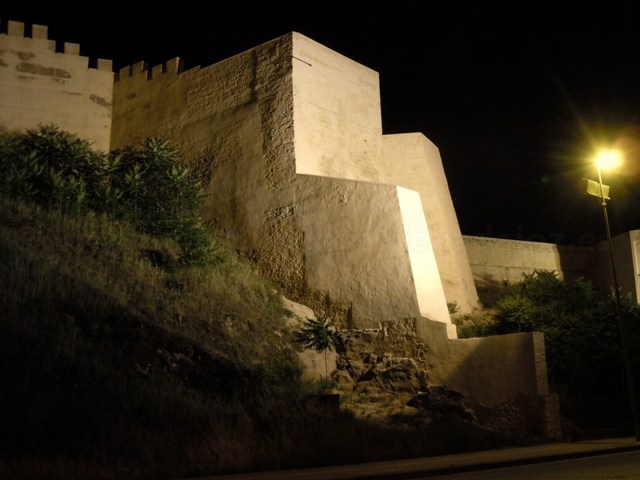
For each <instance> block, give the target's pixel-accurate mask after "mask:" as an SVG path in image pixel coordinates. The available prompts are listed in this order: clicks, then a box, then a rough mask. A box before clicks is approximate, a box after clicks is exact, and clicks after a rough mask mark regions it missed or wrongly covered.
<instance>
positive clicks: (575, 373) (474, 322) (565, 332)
mask: <svg viewBox="0 0 640 480" xmlns="http://www.w3.org/2000/svg"><path fill="white" fill-rule="evenodd" d="M480 293H481V296H482V297H483V303H484V304H485V306H486V307H489V308H490V309H491V310H490V311H489V312H490V313H485V314H484V315H479V316H478V315H475V316H474V315H458V316H454V321H455V322H456V323H457V325H458V333H459V335H460V336H461V337H471V336H485V335H500V334H507V333H517V332H532V331H537V332H542V333H544V335H545V345H546V357H547V368H548V374H549V382H550V384H551V388H552V391H555V392H557V393H558V394H559V397H560V406H561V410H562V413H563V414H564V415H566V417H568V418H569V419H571V420H572V421H573V422H575V424H577V426H578V427H579V428H582V429H604V428H612V427H617V428H626V429H627V430H628V429H629V428H630V426H631V425H632V423H631V421H630V420H629V418H630V406H629V397H628V391H627V388H626V387H627V385H626V379H625V372H624V362H623V355H622V343H621V340H620V330H619V325H618V320H617V313H616V312H617V310H616V304H615V298H614V296H613V294H612V295H610V296H608V297H606V298H603V297H602V295H600V294H599V292H597V290H596V289H595V288H594V286H593V284H592V283H591V282H590V281H588V280H585V279H582V278H579V279H576V280H572V281H570V280H563V279H561V278H559V277H558V276H557V274H555V273H553V272H546V271H539V272H534V273H532V274H529V275H524V276H523V279H522V281H520V282H516V283H512V284H509V283H489V284H487V285H486V286H485V288H484V289H482V290H481V291H480ZM622 307H623V308H622V313H623V318H624V325H625V335H626V339H627V341H628V351H629V354H630V363H631V365H632V371H633V372H634V375H635V377H636V378H635V385H636V390H637V388H638V387H640V376H638V375H637V367H638V366H640V354H639V353H640V306H639V305H638V304H637V303H636V302H635V301H634V300H633V299H632V298H631V297H630V296H626V297H624V298H623V300H622ZM638 394H640V391H638V392H637V394H636V395H638ZM636 398H638V397H636Z"/></svg>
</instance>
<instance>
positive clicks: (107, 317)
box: [0, 199, 301, 478]
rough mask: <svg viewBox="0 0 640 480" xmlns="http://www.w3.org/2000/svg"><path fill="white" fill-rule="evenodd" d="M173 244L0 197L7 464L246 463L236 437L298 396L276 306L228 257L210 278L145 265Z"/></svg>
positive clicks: (251, 432)
mask: <svg viewBox="0 0 640 480" xmlns="http://www.w3.org/2000/svg"><path fill="white" fill-rule="evenodd" d="M174 249H175V245H173V244H172V243H171V242H170V241H167V240H165V241H160V240H157V239H153V238H151V237H148V236H145V235H140V234H137V233H135V232H134V231H132V230H131V229H130V228H129V227H128V226H127V225H125V224H119V223H115V222H110V221H107V220H106V219H105V218H98V217H95V216H93V215H88V216H83V217H77V218H70V217H65V216H63V215H61V214H59V213H56V212H50V213H47V212H44V211H42V210H40V209H38V208H36V207H33V206H28V205H26V204H24V203H21V202H17V201H11V200H6V199H4V200H2V201H1V202H0V259H1V260H0V285H2V289H1V290H0V311H2V320H1V322H0V352H1V353H0V355H2V362H0V369H2V371H1V372H0V382H2V387H1V388H0V391H1V392H2V393H1V394H0V412H1V413H0V415H1V416H2V419H1V420H0V422H1V424H2V425H3V428H2V429H1V432H2V433H1V434H0V435H1V437H0V451H2V452H4V453H3V456H4V458H3V460H5V461H7V462H6V463H4V466H5V468H7V465H8V466H9V467H11V465H13V466H14V467H15V465H16V463H15V462H16V461H17V462H18V464H20V462H23V463H24V465H23V466H22V468H23V469H28V468H30V467H29V466H28V465H31V466H34V468H38V469H40V468H42V464H46V463H50V464H51V468H53V469H54V470H55V469H56V468H57V466H60V465H59V464H60V462H62V464H65V465H66V466H65V468H67V467H70V466H72V467H73V468H74V469H75V468H82V465H81V464H82V463H85V462H88V463H92V464H93V463H95V464H97V465H103V466H104V468H105V469H106V470H105V471H107V470H108V471H110V472H118V471H119V472H123V471H127V470H128V469H130V468H131V469H134V471H135V470H137V469H144V468H146V466H147V464H152V463H156V462H159V464H157V466H155V467H154V468H157V469H158V472H162V473H163V475H169V476H170V471H171V468H172V465H167V462H169V463H170V464H175V465H176V468H178V469H179V470H180V472H181V473H183V474H184V470H183V469H184V466H185V465H191V466H192V468H195V469H196V470H200V469H205V470H224V469H226V468H234V467H237V468H240V467H244V468H247V467H251V465H246V463H247V461H248V459H247V458H246V455H245V452H246V451H247V450H246V448H247V447H250V445H247V443H250V441H249V442H248V438H252V437H256V436H258V432H257V431H256V429H259V428H260V424H261V422H264V421H265V418H266V417H271V416H272V415H273V412H271V411H269V410H270V409H272V408H280V407H282V408H285V406H286V403H288V402H290V401H293V402H295V400H296V396H297V395H296V390H298V389H300V388H301V384H300V383H299V381H298V376H299V372H300V367H299V366H298V364H297V361H296V358H295V355H294V352H293V350H292V348H291V346H290V344H289V341H288V334H287V332H286V330H285V328H284V323H283V320H282V312H281V307H280V305H279V301H278V297H277V296H276V295H274V293H275V291H274V290H273V289H272V287H271V286H270V285H269V284H268V283H267V282H266V281H264V280H263V279H261V278H259V277H258V276H256V275H254V274H253V273H252V272H251V271H250V269H249V268H247V267H246V266H245V265H243V264H241V263H239V262H238V261H237V260H236V259H235V258H234V257H233V256H232V255H231V254H229V253H228V252H223V251H221V252H220V254H221V255H220V257H221V260H220V262H219V263H218V264H217V265H216V266H215V268H213V267H210V268H206V269H205V268H191V269H181V270H179V271H175V272H173V273H169V272H167V271H166V270H163V269H161V268H159V267H157V266H154V264H153V258H155V257H157V256H158V255H170V254H171V252H172V250H174ZM234 442H235V443H234ZM253 448H254V449H259V448H260V447H259V446H258V445H253ZM235 449H238V451H236V450H235ZM255 453H256V454H255V457H254V459H253V460H252V461H253V462H260V456H261V453H260V452H259V451H256V452H255ZM262 455H265V456H272V454H271V452H269V453H267V452H263V453H262ZM151 461H153V462H151ZM202 462H204V463H205V464H204V465H198V463H202ZM40 463H42V464H40ZM56 465H57V466H56ZM178 466H179V467H178ZM92 468H95V466H93V467H92ZM63 470H64V469H63ZM1 472H2V471H1V470H0V473H1ZM5 473H6V472H5ZM0 476H2V477H3V478H7V476H5V475H0ZM120 476H121V475H120ZM63 477H64V478H69V476H66V475H64V476H63Z"/></svg>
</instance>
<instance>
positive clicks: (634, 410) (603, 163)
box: [595, 150, 640, 442]
mask: <svg viewBox="0 0 640 480" xmlns="http://www.w3.org/2000/svg"><path fill="white" fill-rule="evenodd" d="M620 162H621V159H620V154H619V153H618V152H616V151H615V150H609V151H605V152H601V153H600V154H598V156H597V157H596V160H595V163H596V168H597V170H598V187H599V188H598V191H599V194H600V195H599V197H600V202H601V205H602V213H603V215H604V227H605V232H606V234H607V242H608V244H609V258H610V260H611V274H612V276H613V288H614V294H615V299H616V313H617V317H618V329H619V331H620V342H621V344H622V357H623V362H624V370H625V376H626V380H627V390H629V403H630V404H631V418H632V421H633V432H634V435H635V438H636V441H638V442H640V418H639V417H638V404H637V402H636V394H635V387H634V383H633V372H632V371H631V362H630V361H629V353H628V348H627V336H626V328H625V322H624V319H623V317H622V302H621V301H620V288H619V286H618V274H617V272H616V262H615V257H614V255H613V242H612V241H611V229H610V228H609V215H608V213H607V198H609V197H607V195H606V194H605V187H607V186H606V185H604V184H603V183H602V169H609V168H615V167H616V166H618V165H619V164H620ZM607 193H608V187H607Z"/></svg>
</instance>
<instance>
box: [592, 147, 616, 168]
mask: <svg viewBox="0 0 640 480" xmlns="http://www.w3.org/2000/svg"><path fill="white" fill-rule="evenodd" d="M595 163H596V165H597V167H598V169H602V170H612V169H615V168H618V167H619V166H621V165H622V153H620V151H619V150H603V151H602V152H600V153H598V154H597V155H596V158H595Z"/></svg>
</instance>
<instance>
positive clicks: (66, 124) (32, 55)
mask: <svg viewBox="0 0 640 480" xmlns="http://www.w3.org/2000/svg"><path fill="white" fill-rule="evenodd" d="M0 44H1V45H2V48H1V49H0V92H2V108H0V125H1V126H2V127H4V128H6V129H8V130H23V129H26V128H32V127H35V126H37V125H38V124H40V123H54V124H56V125H58V126H59V127H60V128H61V129H63V130H67V131H69V132H72V133H75V134H77V135H78V136H80V137H81V138H86V139H91V141H92V142H93V145H94V147H95V148H97V149H100V150H108V149H109V142H110V135H111V99H112V96H113V73H112V64H111V60H103V59H98V61H97V68H89V59H88V58H87V57H83V56H81V55H80V45H78V44H77V43H68V42H65V43H64V47H63V51H62V52H58V51H56V42H55V40H49V38H48V28H47V27H46V26H43V25H32V26H31V37H27V36H25V25H24V23H22V22H13V21H9V22H8V24H7V30H6V33H0ZM9 92H10V94H9Z"/></svg>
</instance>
